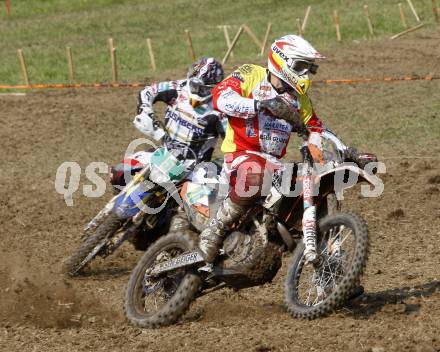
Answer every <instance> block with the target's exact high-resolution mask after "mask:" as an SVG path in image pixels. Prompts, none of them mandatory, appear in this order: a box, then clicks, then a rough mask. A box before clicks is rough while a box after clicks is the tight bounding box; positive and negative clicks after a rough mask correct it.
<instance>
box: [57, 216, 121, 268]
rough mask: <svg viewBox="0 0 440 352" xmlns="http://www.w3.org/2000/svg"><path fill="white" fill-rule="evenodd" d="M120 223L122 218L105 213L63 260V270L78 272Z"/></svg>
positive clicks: (97, 251) (93, 256)
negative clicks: (79, 244)
mask: <svg viewBox="0 0 440 352" xmlns="http://www.w3.org/2000/svg"><path fill="white" fill-rule="evenodd" d="M121 223H122V220H120V219H119V218H118V217H117V216H116V215H115V214H113V213H109V214H107V215H106V217H105V218H104V219H103V220H102V222H101V223H100V224H99V226H97V227H96V229H94V231H93V232H92V234H90V235H89V237H87V238H86V240H85V241H84V242H83V243H82V244H81V246H79V247H78V248H77V249H76V250H75V251H74V252H73V254H72V255H71V256H70V257H69V258H68V259H67V260H66V261H65V262H64V266H63V272H64V273H65V274H67V275H69V276H76V275H78V274H80V273H81V271H82V270H83V269H84V268H85V267H86V266H87V264H89V263H90V262H91V261H92V260H93V259H94V258H95V257H96V255H97V254H98V253H99V252H100V250H101V249H102V248H103V247H104V245H105V244H106V242H107V240H108V238H109V236H111V235H113V234H114V233H115V232H116V231H117V230H118V229H119V228H120V226H121Z"/></svg>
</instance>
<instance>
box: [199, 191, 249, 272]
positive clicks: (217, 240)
mask: <svg viewBox="0 0 440 352" xmlns="http://www.w3.org/2000/svg"><path fill="white" fill-rule="evenodd" d="M247 209H248V207H245V206H242V205H238V204H235V203H233V202H232V201H231V200H230V199H229V198H227V199H225V200H224V201H223V203H222V204H221V205H220V208H219V209H218V210H217V214H216V215H215V217H214V218H213V219H212V220H211V222H210V223H209V225H208V227H207V228H206V229H204V230H203V231H202V233H201V234H200V241H199V252H200V254H201V255H202V257H203V259H205V261H206V262H207V263H208V264H212V263H213V262H214V260H215V258H216V257H217V254H218V251H219V249H220V246H221V245H222V243H223V239H224V236H225V234H226V231H227V230H228V229H229V228H230V227H231V225H233V224H234V223H235V222H236V221H237V220H238V219H240V217H241V216H242V215H243V214H244V213H245V212H246V210H247Z"/></svg>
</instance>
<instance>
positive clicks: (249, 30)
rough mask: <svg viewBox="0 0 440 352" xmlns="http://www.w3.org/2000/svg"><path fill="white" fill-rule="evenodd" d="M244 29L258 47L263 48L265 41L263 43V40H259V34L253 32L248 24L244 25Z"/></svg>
mask: <svg viewBox="0 0 440 352" xmlns="http://www.w3.org/2000/svg"><path fill="white" fill-rule="evenodd" d="M243 29H244V30H245V32H246V33H247V34H248V35H249V37H250V38H251V39H252V41H253V42H254V43H255V45H256V46H257V47H258V49H260V50H261V47H262V46H263V43H261V42H260V41H259V40H258V38H257V36H256V35H255V33H254V32H252V31H251V29H250V28H249V27H248V26H247V25H244V26H243Z"/></svg>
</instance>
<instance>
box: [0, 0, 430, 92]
mask: <svg viewBox="0 0 440 352" xmlns="http://www.w3.org/2000/svg"><path fill="white" fill-rule="evenodd" d="M397 2H398V1H396V0H384V1H379V0H366V1H351V0H331V1H326V0H312V1H299V0H254V1H251V0H246V1H232V0H224V1H222V2H218V1H214V0H191V1H190V0H170V1H143V0H126V1H122V0H93V1H92V0H32V1H14V0H12V1H11V8H12V16H11V17H7V16H6V11H5V9H4V7H3V1H2V2H1V3H2V4H1V10H2V12H1V21H0V38H1V45H0V62H1V65H0V84H20V83H23V82H22V77H21V74H20V67H19V63H18V58H17V49H20V48H22V49H23V51H24V54H25V57H26V61H27V64H28V69H29V77H30V81H31V83H62V82H67V80H68V74H67V63H66V55H65V48H66V46H71V47H72V50H73V56H74V63H75V67H76V76H77V81H78V82H82V83H83V82H98V81H99V82H104V81H109V80H110V79H111V69H110V57H109V52H108V48H107V39H108V38H109V37H113V38H114V40H115V46H116V47H117V55H118V66H119V79H120V80H121V81H132V80H144V79H146V78H147V77H152V76H154V75H160V76H162V77H163V76H164V75H165V76H166V75H172V74H173V72H174V71H175V70H176V69H178V70H181V69H182V68H184V67H185V66H187V65H188V64H189V63H190V58H189V53H188V49H187V46H186V38H185V36H184V30H185V29H189V30H190V31H191V33H192V36H193V42H194V46H195V50H196V54H197V55H212V56H215V57H218V58H220V59H221V58H222V57H223V55H224V53H225V51H226V44H225V41H224V37H223V32H222V31H221V30H220V29H218V28H217V26H218V25H220V24H228V25H231V26H232V28H231V34H230V35H231V37H232V36H233V34H234V33H235V31H236V30H237V28H238V27H239V25H241V24H243V23H246V24H248V25H249V26H250V27H251V28H252V30H253V31H254V32H255V33H256V35H257V36H258V37H259V38H260V39H262V38H263V36H264V32H265V30H266V26H267V22H268V21H271V22H272V23H273V27H272V33H271V35H270V39H273V38H275V37H278V36H280V35H282V34H286V33H294V32H296V18H298V17H299V18H301V19H302V18H303V16H304V13H305V10H306V8H307V6H308V5H311V6H312V11H311V14H310V18H309V22H308V25H307V30H306V34H305V36H306V37H307V39H309V40H310V41H311V42H312V43H314V44H315V46H316V47H318V48H319V49H321V50H326V49H327V48H330V47H335V46H338V45H342V46H344V45H346V43H351V42H352V41H353V40H359V41H361V42H362V41H364V40H368V39H369V38H370V36H369V34H368V28H367V23H366V20H365V17H364V12H363V5H364V4H368V5H369V10H370V14H371V17H372V19H373V25H374V28H375V32H376V36H377V37H383V36H388V35H390V34H393V33H397V32H399V31H401V30H402V29H403V27H402V25H401V23H400V20H399V13H398V7H397ZM402 3H404V8H405V13H406V16H407V21H408V23H409V25H410V26H412V25H415V24H416V22H415V19H414V16H413V15H412V13H411V11H410V9H409V7H408V5H407V4H406V2H403V1H402ZM413 4H414V6H415V7H416V9H417V12H418V14H419V16H420V18H421V19H422V21H424V22H427V23H428V24H429V26H433V23H434V22H433V16H432V12H431V1H430V0H413ZM335 9H337V10H338V12H339V16H340V22H341V31H342V38H343V43H342V44H339V43H337V42H336V36H335V30H334V25H333V17H332V14H333V10H335ZM147 37H150V38H151V39H152V41H153V47H154V50H155V54H156V61H157V64H158V72H157V73H153V72H152V71H151V70H150V65H149V60H148V55H147V49H146V41H145V39H146V38H147ZM258 51H259V50H258V49H257V47H256V46H255V45H254V43H253V42H252V41H251V40H250V39H249V37H247V36H246V35H243V37H242V38H241V40H240V41H239V43H238V45H237V47H236V49H235V50H234V53H235V57H234V59H233V60H232V61H231V64H234V63H242V62H244V61H256V62H258V60H262V59H261V58H259V57H258V56H257V53H258Z"/></svg>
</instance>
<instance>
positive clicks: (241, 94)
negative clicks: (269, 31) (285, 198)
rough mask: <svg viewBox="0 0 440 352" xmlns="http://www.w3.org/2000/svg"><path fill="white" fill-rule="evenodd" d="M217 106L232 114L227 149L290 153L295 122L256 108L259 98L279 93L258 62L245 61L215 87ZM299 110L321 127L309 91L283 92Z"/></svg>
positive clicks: (307, 121) (224, 146)
mask: <svg viewBox="0 0 440 352" xmlns="http://www.w3.org/2000/svg"><path fill="white" fill-rule="evenodd" d="M212 94H213V104H214V108H215V109H217V110H219V111H221V112H223V113H225V114H226V115H228V124H227V128H226V136H225V139H224V141H223V144H222V147H221V150H222V152H224V153H233V152H238V151H256V152H262V153H266V154H270V155H272V156H275V157H277V158H281V157H282V156H283V155H284V154H285V153H286V147H287V144H288V142H289V138H290V134H291V132H292V126H291V125H290V124H289V123H288V122H286V121H285V120H282V119H278V118H275V117H273V116H269V115H267V114H265V113H262V112H259V113H257V112H256V111H255V100H266V99H271V98H274V97H276V96H277V95H278V93H277V92H276V90H275V89H274V88H273V86H272V84H271V83H270V82H269V80H268V71H267V70H266V69H265V68H263V67H261V66H257V65H243V66H241V67H240V68H238V69H237V70H236V71H234V72H233V73H232V74H231V75H230V76H229V77H228V78H226V79H225V80H224V81H222V82H221V83H219V84H218V85H217V86H216V87H215V88H214V90H213V92H212ZM283 96H285V97H286V98H287V99H288V101H290V102H291V103H292V105H293V106H294V107H295V108H296V109H297V110H298V111H299V113H300V116H301V118H302V120H303V122H304V124H305V125H307V126H309V127H310V126H316V127H320V126H321V122H320V120H319V119H318V118H317V116H316V115H315V113H314V111H313V108H312V103H311V101H310V99H309V97H308V96H307V95H298V96H296V95H287V94H286V93H285V94H283Z"/></svg>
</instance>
